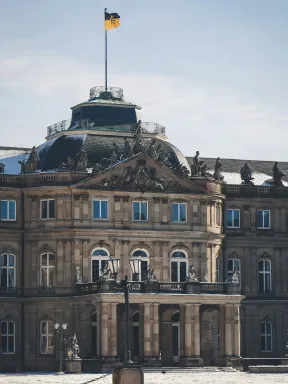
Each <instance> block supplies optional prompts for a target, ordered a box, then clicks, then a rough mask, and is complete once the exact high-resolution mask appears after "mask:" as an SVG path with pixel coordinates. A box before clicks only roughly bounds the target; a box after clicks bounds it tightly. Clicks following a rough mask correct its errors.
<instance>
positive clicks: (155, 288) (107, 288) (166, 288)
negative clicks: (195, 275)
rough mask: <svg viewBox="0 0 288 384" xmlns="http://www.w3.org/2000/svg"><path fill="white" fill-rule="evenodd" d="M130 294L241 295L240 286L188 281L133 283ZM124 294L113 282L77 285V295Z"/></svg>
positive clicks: (131, 283) (130, 283)
mask: <svg viewBox="0 0 288 384" xmlns="http://www.w3.org/2000/svg"><path fill="white" fill-rule="evenodd" d="M129 285H130V293H132V294H133V293H163V294H216V295H217V294H218V295H240V284H235V283H229V282H226V283H209V282H198V281H196V282H194V281H186V282H182V283H174V282H170V283H163V282H158V281H152V282H144V281H131V282H129ZM109 292H110V293H111V292H115V293H116V292H123V289H122V287H121V286H120V285H119V284H118V283H116V282H115V281H113V280H106V281H104V282H102V283H101V282H100V281H99V282H95V283H84V284H76V294H78V295H83V294H90V293H109Z"/></svg>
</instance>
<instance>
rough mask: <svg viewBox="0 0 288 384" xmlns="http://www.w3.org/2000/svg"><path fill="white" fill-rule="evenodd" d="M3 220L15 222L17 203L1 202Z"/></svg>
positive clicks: (13, 201) (12, 201)
mask: <svg viewBox="0 0 288 384" xmlns="http://www.w3.org/2000/svg"><path fill="white" fill-rule="evenodd" d="M1 220H6V221H15V220H16V201H15V200H1Z"/></svg>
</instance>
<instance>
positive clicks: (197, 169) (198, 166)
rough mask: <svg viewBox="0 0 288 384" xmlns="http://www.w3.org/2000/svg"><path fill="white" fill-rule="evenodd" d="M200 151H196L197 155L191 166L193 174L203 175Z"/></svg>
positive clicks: (195, 175)
mask: <svg viewBox="0 0 288 384" xmlns="http://www.w3.org/2000/svg"><path fill="white" fill-rule="evenodd" d="M199 155H200V152H199V151H196V155H195V156H194V157H193V164H192V166H191V176H192V177H193V176H194V177H197V176H201V164H200V163H201V162H200V158H199Z"/></svg>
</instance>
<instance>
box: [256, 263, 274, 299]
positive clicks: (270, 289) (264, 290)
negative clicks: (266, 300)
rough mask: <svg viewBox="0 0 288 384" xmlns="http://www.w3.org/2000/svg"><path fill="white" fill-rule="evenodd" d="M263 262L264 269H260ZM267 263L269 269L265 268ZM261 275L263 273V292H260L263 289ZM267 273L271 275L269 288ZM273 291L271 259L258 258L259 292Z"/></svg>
mask: <svg viewBox="0 0 288 384" xmlns="http://www.w3.org/2000/svg"><path fill="white" fill-rule="evenodd" d="M261 262H263V270H262V271H260V263H261ZM266 263H268V264H269V266H270V267H269V271H266V269H265V266H266ZM260 275H263V284H264V286H263V293H262V292H260V291H261V289H260ZM265 275H269V290H267V289H266V278H265V277H266V276H265ZM271 292H272V263H271V260H268V259H260V260H258V293H259V295H270V294H271Z"/></svg>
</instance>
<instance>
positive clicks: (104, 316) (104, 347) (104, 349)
mask: <svg viewBox="0 0 288 384" xmlns="http://www.w3.org/2000/svg"><path fill="white" fill-rule="evenodd" d="M108 307H109V303H102V305H101V333H100V334H101V356H102V357H103V356H108V355H109V344H108Z"/></svg>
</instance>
